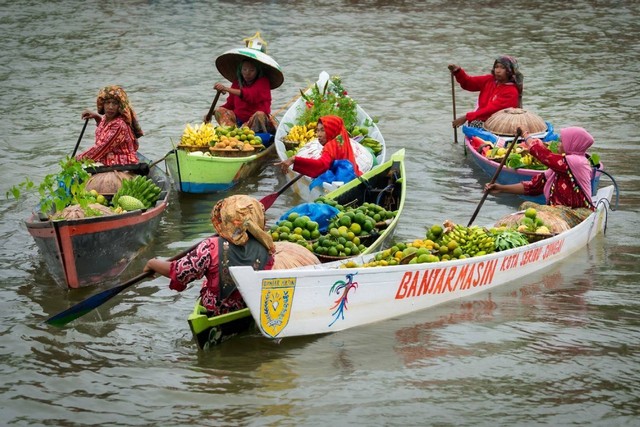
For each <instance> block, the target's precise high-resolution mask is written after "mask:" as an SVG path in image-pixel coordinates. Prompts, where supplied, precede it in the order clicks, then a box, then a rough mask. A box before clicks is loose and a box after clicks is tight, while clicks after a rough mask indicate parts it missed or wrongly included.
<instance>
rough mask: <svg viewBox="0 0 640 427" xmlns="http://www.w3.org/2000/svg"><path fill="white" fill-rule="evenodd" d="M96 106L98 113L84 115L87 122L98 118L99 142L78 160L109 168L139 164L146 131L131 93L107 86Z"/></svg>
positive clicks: (85, 111)
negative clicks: (134, 107)
mask: <svg viewBox="0 0 640 427" xmlns="http://www.w3.org/2000/svg"><path fill="white" fill-rule="evenodd" d="M96 104H97V107H98V112H97V113H95V112H93V111H90V110H84V111H83V112H82V118H83V119H85V120H86V119H94V120H95V121H96V123H97V124H98V127H97V128H96V142H95V144H94V145H93V147H91V148H89V149H88V150H86V151H84V152H82V153H80V154H78V155H77V156H76V158H77V159H78V160H82V159H91V160H93V161H95V162H99V163H102V164H103V165H105V166H113V165H129V164H136V163H138V157H137V156H136V152H137V151H138V138H140V137H141V136H142V135H144V132H142V129H141V128H140V125H139V124H138V118H137V117H136V113H135V112H134V111H133V108H131V105H130V103H129V98H128V97H127V93H126V92H125V91H124V89H123V88H122V87H120V86H107V87H104V88H102V89H101V90H100V92H99V93H98V98H97V101H96Z"/></svg>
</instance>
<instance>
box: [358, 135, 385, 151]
mask: <svg viewBox="0 0 640 427" xmlns="http://www.w3.org/2000/svg"><path fill="white" fill-rule="evenodd" d="M360 144H362V145H364V146H365V147H367V148H370V149H371V151H373V154H375V155H376V156H377V155H378V154H380V152H382V144H380V142H379V141H376V140H375V139H373V138H371V137H370V136H367V137H365V138H364V139H363V140H362V141H360Z"/></svg>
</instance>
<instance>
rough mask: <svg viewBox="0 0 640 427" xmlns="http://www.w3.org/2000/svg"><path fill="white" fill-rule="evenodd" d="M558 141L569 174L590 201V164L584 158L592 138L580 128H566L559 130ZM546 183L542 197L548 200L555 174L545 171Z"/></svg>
mask: <svg viewBox="0 0 640 427" xmlns="http://www.w3.org/2000/svg"><path fill="white" fill-rule="evenodd" d="M560 141H561V142H562V149H563V150H564V153H565V159H566V160H567V164H568V165H569V169H570V173H571V174H573V177H574V179H575V181H576V183H577V184H578V186H579V187H580V189H581V190H582V192H583V193H584V194H585V196H586V197H587V199H588V200H589V201H591V175H592V170H591V163H590V162H589V160H588V159H587V158H586V157H585V154H586V153H587V150H588V149H589V148H590V147H591V146H592V145H593V137H592V136H591V135H590V134H589V132H587V131H586V130H584V129H583V128H581V127H568V128H564V129H560ZM544 176H545V178H546V182H545V184H544V195H545V197H546V198H547V200H549V196H550V195H551V187H552V185H553V183H554V181H555V179H556V173H555V172H554V171H553V170H551V169H547V170H546V171H545V172H544Z"/></svg>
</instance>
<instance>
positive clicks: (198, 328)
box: [187, 299, 255, 350]
mask: <svg viewBox="0 0 640 427" xmlns="http://www.w3.org/2000/svg"><path fill="white" fill-rule="evenodd" d="M187 322H188V323H189V328H190V329H191V333H192V334H193V337H194V339H195V341H196V344H197V345H198V348H200V349H201V350H206V349H208V348H209V347H212V346H216V345H218V344H221V343H223V342H224V341H226V340H228V339H229V338H231V337H233V336H235V335H237V334H239V333H242V332H245V331H247V330H248V329H250V328H251V327H252V326H253V325H254V324H255V322H254V321H253V317H251V312H250V311H249V309H248V308H243V309H242V310H237V311H233V312H231V313H225V314H221V315H219V316H213V317H208V316H207V309H206V308H204V307H203V306H202V305H200V299H198V300H197V301H196V304H195V307H194V308H193V312H192V313H191V314H190V315H189V318H188V319H187Z"/></svg>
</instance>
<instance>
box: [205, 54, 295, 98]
mask: <svg viewBox="0 0 640 427" xmlns="http://www.w3.org/2000/svg"><path fill="white" fill-rule="evenodd" d="M245 59H251V60H253V61H256V62H259V63H260V64H262V66H263V70H264V73H265V75H266V76H267V77H268V78H269V83H270V85H271V89H275V88H277V87H280V85H282V83H283V82H284V75H283V74H282V70H281V69H280V65H278V63H277V62H276V61H275V59H273V58H272V57H270V56H269V55H267V54H266V53H262V52H260V51H259V50H256V49H251V48H249V47H243V48H240V49H231V50H228V51H226V52H225V53H223V54H222V55H220V56H219V57H218V58H216V68H217V69H218V71H219V72H220V74H222V75H223V76H224V77H225V78H226V79H227V80H229V81H230V82H233V81H234V80H236V79H237V78H238V76H237V75H236V72H237V70H238V64H240V63H241V62H242V61H243V60H245Z"/></svg>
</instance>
